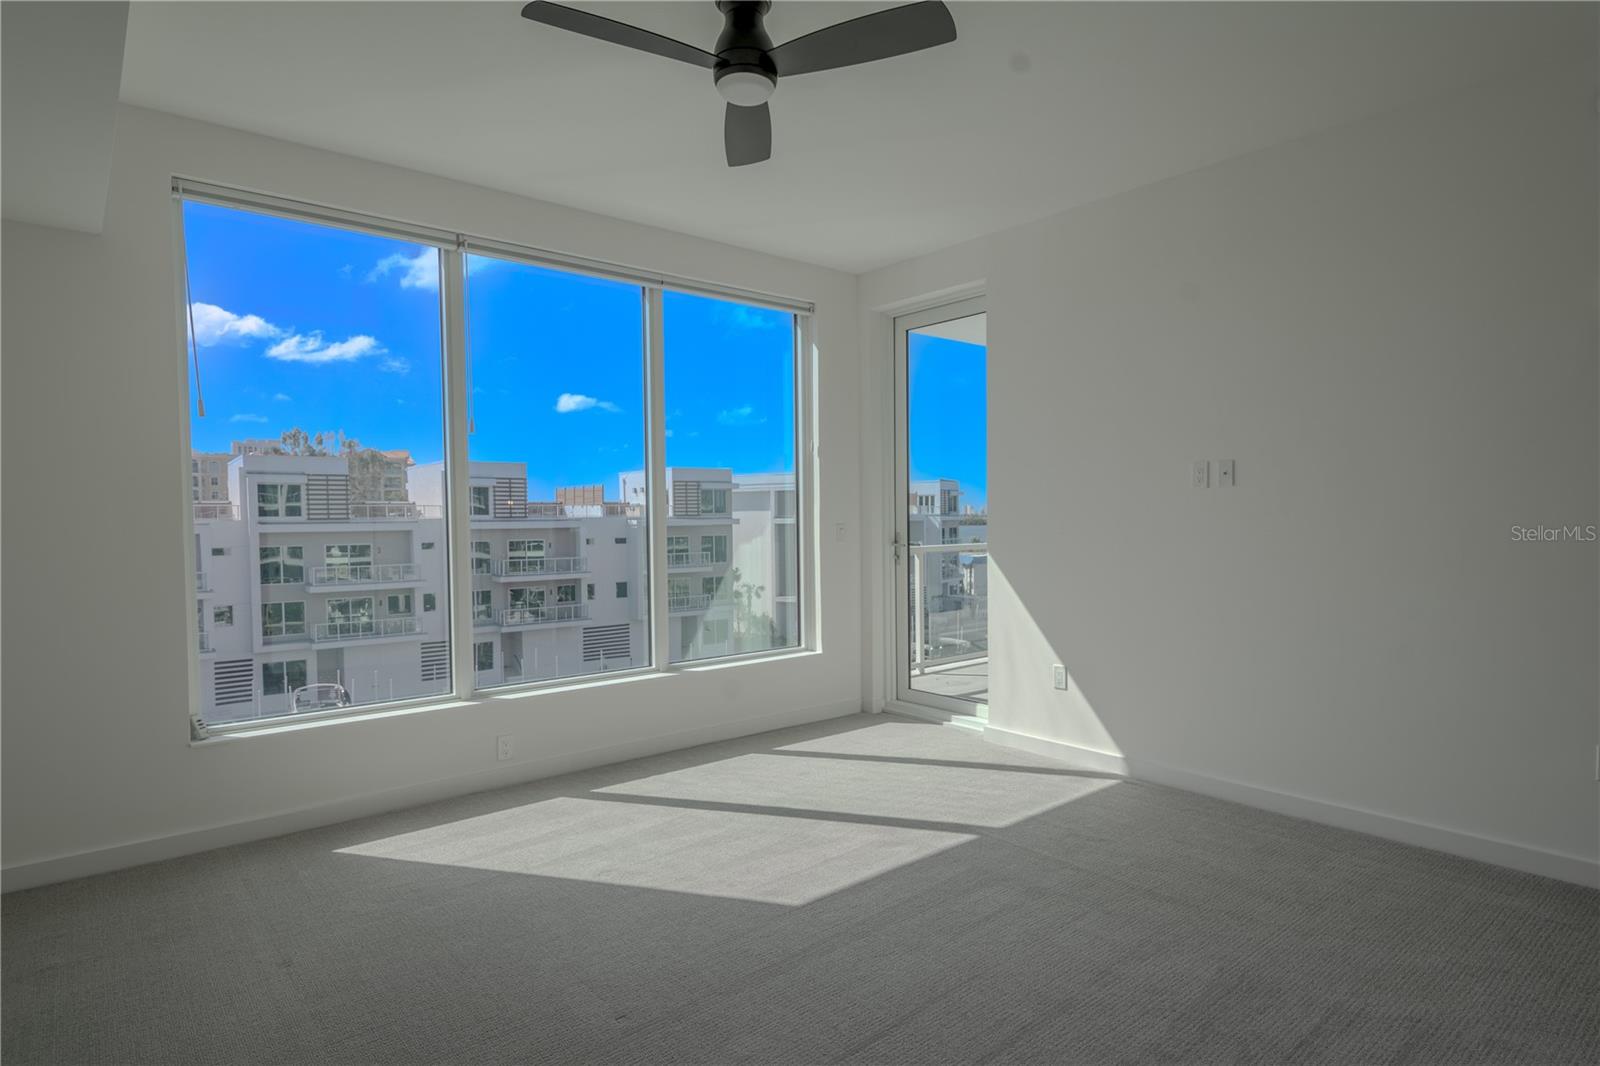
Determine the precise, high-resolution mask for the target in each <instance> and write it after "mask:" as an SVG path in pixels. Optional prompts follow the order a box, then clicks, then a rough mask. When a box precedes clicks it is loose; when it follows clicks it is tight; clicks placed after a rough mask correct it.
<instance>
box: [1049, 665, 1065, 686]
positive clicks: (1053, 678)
mask: <svg viewBox="0 0 1600 1066" xmlns="http://www.w3.org/2000/svg"><path fill="white" fill-rule="evenodd" d="M1050 683H1051V684H1053V685H1054V686H1055V687H1056V688H1058V689H1061V690H1062V691H1063V692H1064V691H1066V688H1067V668H1066V667H1065V666H1062V665H1061V664H1060V663H1056V664H1055V665H1054V666H1052V667H1051V668H1050Z"/></svg>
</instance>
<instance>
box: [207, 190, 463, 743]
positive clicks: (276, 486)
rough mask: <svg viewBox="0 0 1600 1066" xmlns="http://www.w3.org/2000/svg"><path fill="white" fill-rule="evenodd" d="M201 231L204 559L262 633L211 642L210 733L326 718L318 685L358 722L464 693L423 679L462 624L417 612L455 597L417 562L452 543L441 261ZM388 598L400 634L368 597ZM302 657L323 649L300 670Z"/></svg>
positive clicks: (295, 237) (214, 208)
mask: <svg viewBox="0 0 1600 1066" xmlns="http://www.w3.org/2000/svg"><path fill="white" fill-rule="evenodd" d="M183 231H184V247H185V252H186V255H185V261H184V266H185V269H186V270H187V273H188V288H189V295H190V303H189V307H188V316H187V317H188V318H189V320H190V321H191V322H192V329H191V330H190V336H189V340H190V342H191V347H190V348H189V350H188V352H187V353H186V359H185V362H186V363H187V364H188V368H189V375H190V382H189V383H190V397H191V401H190V402H191V410H190V419H189V444H190V448H191V449H192V459H193V460H194V469H195V470H196V471H197V472H200V473H203V474H204V475H205V480H204V481H203V482H202V484H203V486H204V488H205V490H206V491H204V492H203V493H201V498H200V499H199V501H198V502H197V503H195V504H194V530H195V533H196V535H197V536H196V545H197V549H198V551H199V553H200V554H201V556H202V557H204V558H206V560H207V566H206V568H205V569H206V580H207V582H208V583H209V584H210V587H211V588H213V589H222V588H226V589H239V590H240V593H239V595H241V596H247V597H249V599H247V600H245V601H243V602H248V603H250V604H251V605H252V607H251V611H252V613H253V614H255V615H256V616H257V617H258V618H259V619H260V625H259V627H252V626H234V627H231V628H227V627H223V628H213V629H212V631H211V632H209V633H208V634H207V636H208V637H209V640H208V641H207V650H206V651H205V652H204V653H203V654H202V655H201V657H200V667H199V677H198V678H197V684H196V689H197V691H198V692H199V695H200V707H199V711H200V716H201V718H202V719H204V720H205V721H206V722H207V723H209V724H213V725H222V726H226V725H228V724H230V723H233V722H237V721H241V720H244V719H251V718H258V717H265V716H271V715H280V714H290V713H294V712H295V711H296V710H302V711H303V710H308V709H309V710H316V709H321V707H322V704H321V702H320V701H318V700H311V701H305V705H304V706H301V707H296V706H295V703H294V701H293V700H292V699H291V698H290V697H292V695H293V692H294V690H296V689H298V688H302V687H304V686H305V685H306V684H307V681H308V679H307V670H308V666H309V667H310V669H311V670H312V672H313V673H314V674H315V676H314V677H313V678H312V679H311V680H315V681H316V682H318V683H319V684H322V683H325V684H329V685H336V686H338V687H339V688H341V689H343V690H344V692H343V694H342V695H343V696H347V697H348V703H349V704H350V705H354V706H361V705H365V704H373V703H379V702H388V701H389V700H401V699H407V698H415V697H421V696H425V695H436V694H438V693H441V692H445V691H449V689H450V687H451V686H450V684H449V675H448V670H447V664H448V659H447V658H446V660H445V664H446V668H445V673H444V676H443V677H435V678H434V679H432V680H429V681H427V682H423V681H422V679H421V676H420V674H419V671H418V668H417V663H418V661H419V659H421V658H422V650H421V646H422V645H423V644H424V643H426V642H440V641H448V640H449V636H450V634H449V627H448V621H449V614H448V612H444V611H436V612H432V613H427V614H420V615H415V616H413V615H412V614H411V613H410V605H411V604H412V603H413V602H414V600H413V597H414V596H415V595H416V594H417V593H426V594H428V595H436V594H446V595H447V588H446V585H447V573H446V572H445V571H444V570H443V569H441V568H433V567H424V566H422V565H421V561H420V558H419V557H418V556H415V555H413V554H412V553H413V546H414V545H417V544H420V543H421V542H422V541H424V540H426V541H440V540H444V539H445V504H446V493H445V490H444V483H443V474H444V467H443V459H444V406H443V397H444V375H443V360H442V350H443V346H442V333H443V331H442V328H441V322H442V316H441V313H440V300H439V262H440V253H439V252H438V251H437V250H436V249H434V248H432V247H428V246H425V245H419V244H411V243H407V242H404V241H399V240H394V239H391V238H388V237H380V236H374V235H372V234H370V233H365V232H359V231H357V230H355V229H351V228H343V227H337V226H330V225H323V224H319V223H312V222H308V221H302V220H297V219H293V218H287V217H282V216H280V215H274V214H266V213H262V212H257V211H250V210H241V209H238V208H236V207H226V206H220V205H217V204H211V203H204V202H199V201H196V200H186V201H185V202H184V204H183ZM202 397H203V399H204V416H203V417H202V415H201V410H200V404H199V400H200V398H202ZM213 470H214V471H215V476H216V478H217V483H216V485H215V487H214V489H213V487H212V486H211V484H210V478H211V477H212V476H213V475H212V472H213ZM286 536H293V537H294V539H295V540H296V541H297V543H294V544H286V543H283V539H284V538H285V537H286ZM219 556H220V557H219ZM380 562H381V563H382V564H384V565H381V566H380V565H378V564H379V563H380ZM391 564H392V565H391ZM235 571H236V572H235ZM379 579H382V585H380V588H381V591H382V594H383V597H384V602H385V603H386V604H387V605H388V606H389V608H390V610H389V613H388V615H386V616H385V617H383V618H377V617H375V612H374V610H373V607H374V600H373V598H372V596H371V595H370V594H364V595H362V596H352V595H351V592H352V591H354V590H352V589H351V588H350V586H352V585H354V586H360V585H362V584H366V585H368V586H369V587H370V586H372V585H374V584H375V583H378V580H379ZM285 586H293V588H292V589H288V588H285ZM383 586H387V587H383ZM285 593H287V594H289V595H292V596H293V597H294V598H293V599H292V600H284V599H282V596H283V595H284V594H285ZM341 593H342V595H341ZM400 642H404V643H408V644H414V645H415V647H412V648H409V649H407V648H403V647H394V646H390V645H393V644H396V643H400ZM285 645H299V646H302V647H305V648H306V649H307V650H306V651H305V652H304V653H303V655H302V657H301V658H299V659H297V660H288V661H286V660H284V659H283V658H282V655H283V651H284V647H283V646H285ZM434 673H435V674H436V675H437V674H438V671H437V670H436V671H434ZM246 685H248V688H245V694H246V695H247V696H248V697H249V698H248V699H241V698H239V697H240V689H241V687H244V686H246ZM249 689H253V690H254V691H249Z"/></svg>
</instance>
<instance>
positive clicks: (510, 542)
mask: <svg viewBox="0 0 1600 1066" xmlns="http://www.w3.org/2000/svg"><path fill="white" fill-rule="evenodd" d="M396 471H398V474H397V473H396ZM470 472H471V473H470V476H471V491H469V494H468V495H469V499H470V500H471V507H472V511H473V513H472V515H471V529H472V541H471V543H470V544H469V545H467V546H465V550H466V551H468V552H469V553H470V556H471V559H472V597H473V634H472V639H473V645H474V661H475V663H476V664H477V666H478V671H477V676H476V684H477V685H478V686H479V687H489V686H493V685H498V684H504V683H513V682H520V681H530V680H539V679H545V678H553V677H570V676H574V675H578V674H587V673H597V672H601V671H604V670H615V669H625V668H628V667H632V666H642V665H645V664H647V663H648V661H649V647H648V612H647V610H646V607H645V604H646V602H647V597H648V587H647V585H648V582H646V581H645V580H643V575H644V574H645V572H646V571H645V564H644V560H645V552H646V544H645V541H646V536H647V532H646V527H645V523H644V518H643V513H642V511H641V510H640V509H638V508H636V507H633V506H630V505H627V504H622V503H602V504H597V505H594V504H586V505H578V504H557V503H551V502H541V501H529V500H527V498H526V485H527V478H526V469H525V467H524V464H521V463H473V464H471V466H470ZM722 473H723V480H724V481H726V471H724V472H722ZM397 476H398V478H399V483H398V484H394V483H393V482H394V479H395V478H396V477H397ZM227 480H228V491H229V493H230V494H231V498H232V500H233V501H236V502H198V503H196V504H195V505H194V506H195V546H196V558H197V559H198V560H200V565H199V570H198V573H197V574H196V611H197V615H198V618H199V625H200V653H201V656H200V658H201V676H200V689H201V717H202V718H203V719H205V720H206V721H207V722H209V723H213V724H217V723H226V722H232V721H239V720H244V719H251V718H259V717H269V716H274V715H281V714H285V713H288V712H290V711H291V710H292V709H296V708H293V707H292V701H293V699H294V693H295V691H296V690H298V689H302V688H305V687H307V686H313V685H318V686H326V688H325V689H323V690H322V692H324V693H333V694H336V695H335V696H334V697H333V698H337V699H341V700H342V699H348V700H349V701H350V702H352V703H356V704H362V703H374V702H383V701H388V700H392V699H406V698H412V697H417V696H425V695H432V694H442V693H445V692H448V691H450V689H451V685H450V662H451V658H450V597H449V565H448V558H449V555H448V551H447V543H446V524H445V520H444V514H445V510H444V471H443V468H442V465H441V464H438V463H434V464H428V465H424V466H415V467H411V468H409V469H407V468H406V467H404V466H401V465H398V464H390V465H389V466H388V467H387V468H386V469H385V471H384V484H383V487H382V489H381V495H382V496H383V497H384V498H382V499H378V500H356V499H351V498H350V478H349V474H348V460H347V458H346V457H344V456H290V455H268V454H261V453H259V452H255V451H247V452H242V453H241V454H237V455H235V456H233V457H232V458H231V460H230V461H229V463H228V466H227ZM700 480H707V479H706V478H701V479H700ZM480 504H481V507H480ZM707 521H708V522H710V523H711V524H712V525H713V526H714V525H715V524H716V520H715V519H712V518H710V517H708V518H707ZM721 522H722V524H723V526H724V528H725V527H726V523H727V522H728V519H726V518H723V519H721ZM714 570H715V568H714V567H712V568H707V572H708V573H710V572H712V571H714ZM693 606H694V605H693V604H690V605H688V608H692V607H693ZM694 613H695V612H694V611H693V610H692V609H686V610H685V611H684V614H685V615H686V616H687V615H690V614H694ZM700 613H704V612H703V611H702V612H700ZM676 620H677V619H676V615H675V621H676ZM695 632H696V633H698V630H697V629H696V630H695ZM691 643H692V641H691ZM676 646H677V645H674V647H676ZM695 646H696V647H698V645H695ZM714 653H715V654H720V652H714ZM334 686H337V687H336V688H334ZM314 695H315V693H311V692H308V693H307V694H306V695H304V696H302V697H301V699H302V703H301V704H300V706H299V707H298V709H300V710H306V709H313V708H311V707H308V706H307V702H308V701H310V700H311V698H312V697H313V696H314Z"/></svg>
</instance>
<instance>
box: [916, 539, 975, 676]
mask: <svg viewBox="0 0 1600 1066" xmlns="http://www.w3.org/2000/svg"><path fill="white" fill-rule="evenodd" d="M905 550H906V552H907V554H908V556H909V557H910V560H911V672H912V673H913V674H921V673H923V672H924V671H926V670H927V669H929V668H930V667H933V666H937V665H945V664H953V663H958V662H967V661H972V660H977V659H984V658H987V657H988V655H989V603H988V595H987V593H986V592H984V593H978V592H964V593H961V594H959V595H953V596H952V595H949V594H946V593H942V592H941V593H935V594H934V595H932V596H930V595H929V592H928V588H927V569H928V559H927V557H928V556H929V555H935V556H940V557H946V556H951V555H955V556H961V555H970V556H973V557H980V556H981V557H983V558H984V559H985V560H987V558H988V555H989V545H987V544H910V545H906V549H905ZM948 561H949V560H948V559H945V558H941V563H948ZM943 570H944V567H943V566H941V573H943ZM958 572H959V567H958ZM930 600H936V601H939V602H938V605H939V606H947V605H949V606H954V607H955V608H956V610H955V611H951V612H934V613H935V614H946V613H949V614H953V615H955V616H956V617H955V618H954V619H953V620H952V622H951V624H950V625H946V626H944V627H942V628H943V629H944V630H945V631H944V632H941V633H937V634H934V633H931V632H930V623H931V622H932V618H930V614H929V607H930V602H929V601H930ZM946 601H953V602H952V603H948V604H947V603H946ZM964 616H970V617H964ZM969 623H970V629H969V628H968V624H969ZM951 625H953V627H954V628H953V629H952V628H951ZM935 638H937V639H935Z"/></svg>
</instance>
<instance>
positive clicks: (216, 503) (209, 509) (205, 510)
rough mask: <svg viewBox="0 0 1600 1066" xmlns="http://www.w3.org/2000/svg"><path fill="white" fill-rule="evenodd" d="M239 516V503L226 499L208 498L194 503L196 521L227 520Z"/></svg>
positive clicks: (236, 518) (235, 518)
mask: <svg viewBox="0 0 1600 1066" xmlns="http://www.w3.org/2000/svg"><path fill="white" fill-rule="evenodd" d="M238 518H239V505H238V504H236V503H228V502H227V501H226V500H208V501H206V502H204V503H196V504H195V505H194V520H195V521H196V522H207V521H213V520H218V521H227V520H230V519H232V520H235V521H237V520H238Z"/></svg>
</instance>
